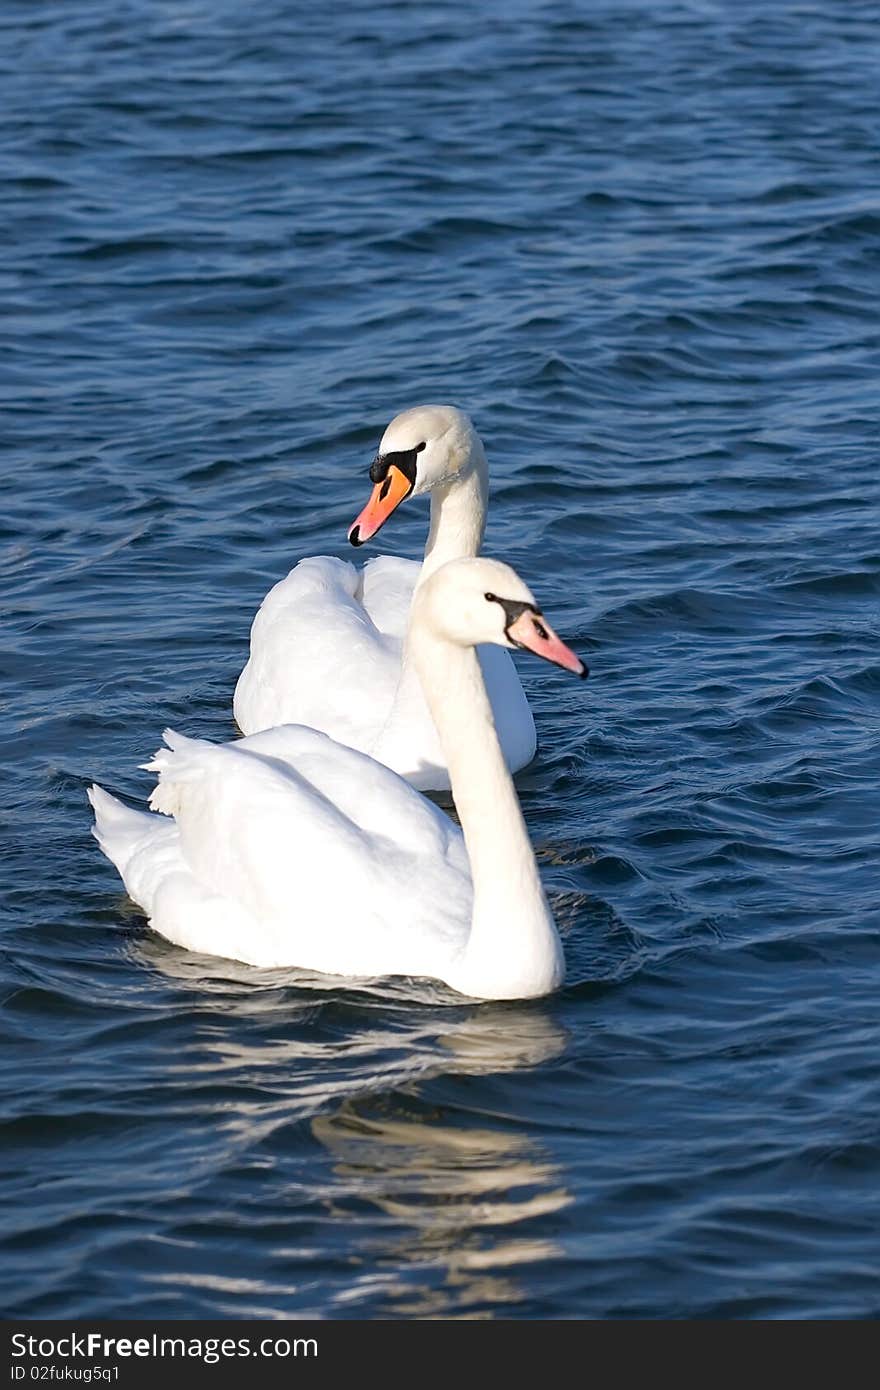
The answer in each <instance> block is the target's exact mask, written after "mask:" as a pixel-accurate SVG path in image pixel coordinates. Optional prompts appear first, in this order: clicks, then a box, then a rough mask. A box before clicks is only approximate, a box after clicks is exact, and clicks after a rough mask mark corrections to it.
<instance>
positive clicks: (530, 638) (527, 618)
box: [506, 608, 590, 680]
mask: <svg viewBox="0 0 880 1390" xmlns="http://www.w3.org/2000/svg"><path fill="white" fill-rule="evenodd" d="M506 630H507V635H508V637H509V638H510V640H511V642H515V643H516V645H517V646H518V647H524V648H525V649H526V650H527V651H530V652H534V653H535V656H542V657H543V658H544V660H545V661H552V662H553V665H554V666H561V667H562V668H563V670H565V671H573V672H574V674H575V675H576V676H580V677H581V679H582V680H583V679H584V678H585V677H586V676H588V675H589V674H590V673H589V671H588V670H587V667H586V666H585V665H584V663H583V662H582V661H581V659H580V657H579V656H577V655H576V654H575V652H573V651H572V649H571V647H567V646H566V645H565V643H564V642H563V641H562V639H561V638H560V637H557V636H556V633H555V632H554V631H553V629H552V627H551V626H550V624H549V623H548V622H547V619H546V618H545V617H544V614H543V613H536V612H535V610H534V609H533V608H526V609H525V610H524V612H522V613H521V614H520V615H519V617H518V618H517V619H516V621H515V622H512V623H511V624H510V626H509V627H508V628H507V629H506Z"/></svg>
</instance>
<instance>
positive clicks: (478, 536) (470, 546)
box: [419, 436, 489, 584]
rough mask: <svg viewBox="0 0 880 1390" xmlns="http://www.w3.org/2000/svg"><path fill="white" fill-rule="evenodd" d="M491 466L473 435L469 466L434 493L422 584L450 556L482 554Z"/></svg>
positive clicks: (466, 556) (457, 557)
mask: <svg viewBox="0 0 880 1390" xmlns="http://www.w3.org/2000/svg"><path fill="white" fill-rule="evenodd" d="M488 500H489V466H488V464H487V463H486V455H485V453H484V451H483V446H482V444H481V443H480V440H479V439H478V438H477V437H476V436H474V439H473V442H472V445H471V454H470V466H469V467H468V468H467V469H466V470H465V472H464V473H463V474H462V475H459V476H458V477H457V478H454V479H453V480H452V481H451V482H449V483H445V484H443V485H441V486H440V487H436V488H434V490H433V492H432V493H431V529H430V531H429V532H428V540H427V543H426V545H425V558H424V561H423V563H422V571H421V574H420V575H419V583H420V584H423V583H424V581H425V580H426V579H427V578H428V576H429V575H431V574H433V573H434V571H435V570H436V569H439V568H440V566H441V565H445V564H446V561H447V560H461V559H465V558H469V557H471V556H473V555H479V553H480V547H481V546H482V544H483V532H484V531H485V529H486V507H487V505H488Z"/></svg>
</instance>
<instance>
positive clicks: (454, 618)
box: [411, 556, 589, 678]
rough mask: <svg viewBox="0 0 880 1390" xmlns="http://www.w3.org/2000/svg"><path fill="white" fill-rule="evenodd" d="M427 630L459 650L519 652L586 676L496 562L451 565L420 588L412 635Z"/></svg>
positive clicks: (515, 579) (524, 589) (514, 577)
mask: <svg viewBox="0 0 880 1390" xmlns="http://www.w3.org/2000/svg"><path fill="white" fill-rule="evenodd" d="M417 627H421V628H422V629H423V630H424V629H425V628H428V629H429V630H430V631H432V632H433V633H434V634H436V635H437V636H439V637H442V638H444V639H445V640H446V641H449V642H455V643H456V644H457V645H458V646H462V647H476V646H479V645H481V644H482V643H484V642H490V643H492V644H493V645H495V646H497V647H510V648H518V649H519V650H521V651H530V652H534V653H535V655H536V656H540V657H543V658H544V660H545V661H551V662H553V664H554V665H555V666H562V667H563V668H564V670H566V671H573V672H574V674H575V675H576V676H580V677H581V678H583V677H585V676H587V675H588V674H589V672H588V670H587V667H586V666H585V665H584V663H583V662H582V661H581V659H580V657H579V656H577V654H576V653H575V652H573V651H572V650H571V648H570V647H567V646H566V645H565V643H564V642H563V641H562V639H561V638H560V637H557V635H556V633H555V632H554V631H553V629H552V627H551V626H550V624H549V623H548V621H547V619H546V618H545V617H544V614H543V613H542V611H541V608H540V607H539V605H538V603H537V601H536V599H535V596H534V594H533V593H532V591H531V589H529V587H528V586H527V585H526V584H524V583H523V581H522V580H521V579H520V577H519V575H518V574H517V573H516V570H513V569H511V568H510V565H505V564H502V563H501V561H500V560H488V559H486V557H485V556H478V557H477V558H476V559H467V560H449V561H448V562H447V563H446V564H445V565H441V566H440V568H439V569H438V570H436V571H435V573H434V574H432V575H431V576H430V578H429V579H426V580H425V581H424V583H423V584H420V585H419V587H418V588H417V589H416V592H415V596H414V598H413V608H412V622H411V631H414V630H416V628H417Z"/></svg>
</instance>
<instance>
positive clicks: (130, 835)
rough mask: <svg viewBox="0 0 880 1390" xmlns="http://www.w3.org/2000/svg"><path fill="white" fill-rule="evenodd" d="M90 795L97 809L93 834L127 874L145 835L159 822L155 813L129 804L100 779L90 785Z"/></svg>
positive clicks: (93, 808) (88, 793)
mask: <svg viewBox="0 0 880 1390" xmlns="http://www.w3.org/2000/svg"><path fill="white" fill-rule="evenodd" d="M86 795H87V796H88V798H89V802H90V804H91V807H92V810H93V811H94V813H95V824H94V825H93V826H92V834H93V835H94V837H95V839H96V840H97V841H98V844H99V845H100V846H101V849H102V850H103V851H104V853H105V854H106V856H107V858H108V859H109V860H111V862H112V863H114V864H115V865H116V867H117V869H118V870H119V872H120V874H123V873H124V871H125V868H126V865H127V864H128V862H129V860H130V859H131V856H132V854H133V853H134V851H135V850H136V849H137V848H138V846H139V845H140V844H141V843H142V841H143V838H144V835H145V834H147V833H149V831H150V830H151V829H152V826H153V825H154V824H155V822H154V821H153V817H152V816H149V815H147V813H146V812H145V811H135V810H133V809H132V808H131V807H130V806H125V805H124V804H123V803H122V802H121V801H118V800H117V799H116V797H115V796H111V795H110V793H109V792H105V791H104V788H103V787H99V786H98V785H97V783H95V784H93V785H92V786H91V787H89V788H88V789H87V791H86Z"/></svg>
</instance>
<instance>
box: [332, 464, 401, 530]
mask: <svg viewBox="0 0 880 1390" xmlns="http://www.w3.org/2000/svg"><path fill="white" fill-rule="evenodd" d="M412 490H413V485H412V483H411V482H410V480H409V478H408V477H407V476H406V474H405V473H402V472H401V471H400V469H399V468H396V467H395V466H394V464H393V463H392V464H389V466H388V472H387V473H386V474H385V477H384V478H383V479H382V481H381V483H377V484H376V486H375V487H374V488H373V491H372V493H371V495H370V500H369V502H368V503H367V505H366V506H365V507H364V509H363V511H362V512H361V513H360V515H359V516H358V517H357V518H356V519H355V521H354V523H353V525H352V526H351V529H350V530H349V533H348V539H349V540H350V541H351V543H352V545H363V543H364V541H369V540H372V538H373V536H375V534H376V532H377V531H378V530H379V528H380V526H384V524H385V522H386V521H387V520H388V518H389V516H390V515H391V513H392V512H393V511H394V509H395V507H399V506H400V504H401V502H402V501H403V499H404V497H409V495H410V493H411V492H412Z"/></svg>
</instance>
